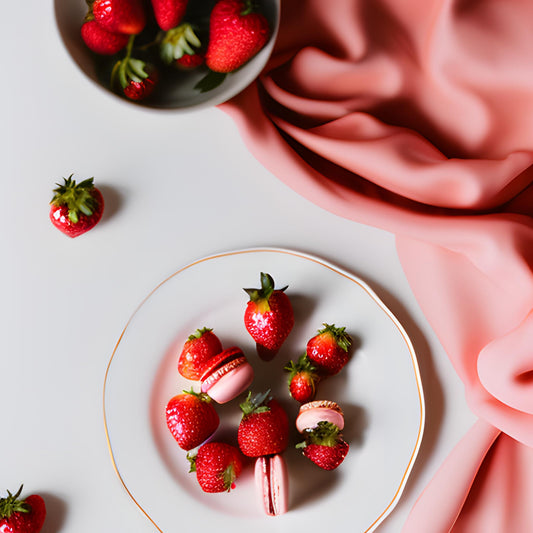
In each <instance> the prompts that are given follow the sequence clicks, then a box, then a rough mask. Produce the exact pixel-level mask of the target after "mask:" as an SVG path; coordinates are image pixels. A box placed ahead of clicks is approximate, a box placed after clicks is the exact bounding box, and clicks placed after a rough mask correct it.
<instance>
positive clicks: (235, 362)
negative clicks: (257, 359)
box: [202, 356, 247, 392]
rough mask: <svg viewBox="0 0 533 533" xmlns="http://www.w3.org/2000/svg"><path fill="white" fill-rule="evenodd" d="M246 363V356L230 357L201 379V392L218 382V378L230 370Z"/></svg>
mask: <svg viewBox="0 0 533 533" xmlns="http://www.w3.org/2000/svg"><path fill="white" fill-rule="evenodd" d="M246 363H247V360H246V357H244V356H242V357H237V358H236V359H230V360H229V361H228V362H226V363H224V364H223V365H222V366H220V367H218V368H216V369H215V370H213V371H212V372H211V373H210V374H208V375H207V376H206V377H205V378H203V379H202V392H207V391H209V389H211V387H212V386H213V385H214V384H215V383H217V382H218V380H219V379H220V378H222V377H223V376H225V375H226V374H229V373H230V372H231V371H232V370H235V369H236V368H238V367H239V366H241V365H244V364H246Z"/></svg>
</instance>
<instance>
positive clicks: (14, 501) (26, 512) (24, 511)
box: [0, 485, 46, 533]
mask: <svg viewBox="0 0 533 533" xmlns="http://www.w3.org/2000/svg"><path fill="white" fill-rule="evenodd" d="M21 493H22V485H21V486H20V488H19V490H18V491H17V492H16V494H11V492H9V491H7V494H8V495H7V497H5V498H0V531H1V532H2V533H39V531H41V529H42V527H43V523H44V520H45V518H46V505H45V503H44V500H43V499H42V497H41V496H39V495H38V494H32V495H31V496H27V497H26V498H25V499H23V500H22V499H19V497H20V494H21Z"/></svg>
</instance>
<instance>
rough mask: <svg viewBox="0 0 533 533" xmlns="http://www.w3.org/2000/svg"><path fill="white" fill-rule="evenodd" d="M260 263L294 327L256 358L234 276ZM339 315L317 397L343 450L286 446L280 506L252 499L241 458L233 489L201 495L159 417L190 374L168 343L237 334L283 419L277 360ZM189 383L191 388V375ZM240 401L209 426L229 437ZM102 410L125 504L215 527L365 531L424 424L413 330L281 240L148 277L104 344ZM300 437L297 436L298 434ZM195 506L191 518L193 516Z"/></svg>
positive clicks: (392, 498) (359, 284) (188, 525)
mask: <svg viewBox="0 0 533 533" xmlns="http://www.w3.org/2000/svg"><path fill="white" fill-rule="evenodd" d="M260 272H268V273H270V274H271V275H272V277H273V278H274V280H275V282H276V287H282V286H284V285H288V286H289V288H288V289H287V294H288V295H289V297H290V298H291V300H292V302H293V306H294V310H295V320H296V322H295V326H294V329H293V331H292V332H291V334H290V336H289V338H288V339H287V341H286V343H285V344H284V347H283V348H282V350H281V352H280V353H279V354H278V355H277V356H276V358H275V359H274V360H273V361H271V362H268V363H266V362H263V361H260V360H259V358H258V357H257V355H256V354H255V344H254V342H253V341H252V339H251V338H250V337H249V335H248V334H247V332H246V330H245V328H244V323H243V312H244V308H245V305H246V302H247V300H248V296H247V295H246V293H245V292H244V291H243V290H242V288H243V287H257V286H259V276H260ZM324 322H327V323H334V324H336V325H337V326H345V327H346V329H347V331H348V332H349V333H350V334H351V335H352V336H353V338H354V340H355V343H354V344H355V348H356V349H355V351H354V353H353V356H352V359H351V360H350V362H349V363H348V365H347V366H346V367H345V368H344V369H343V370H342V372H341V373H340V374H338V375H336V376H333V377H329V378H327V379H326V380H324V381H323V382H322V383H321V384H320V385H319V389H318V395H317V399H329V400H334V401H337V402H338V403H339V404H340V405H341V407H342V408H343V410H344V412H345V418H346V427H345V430H344V436H345V439H346V440H347V441H348V442H349V443H350V452H349V454H348V456H347V457H346V459H345V461H344V462H343V463H342V465H341V466H340V467H339V468H338V469H337V470H335V471H332V472H326V471H323V470H321V469H319V468H318V467H316V466H315V465H313V464H312V463H311V462H310V461H309V460H308V459H306V458H305V457H303V456H302V455H301V453H300V452H299V451H297V450H295V449H294V447H293V444H294V443H296V442H298V440H299V439H298V435H297V432H296V430H295V429H294V430H293V434H292V435H291V446H290V448H289V449H288V450H287V451H286V452H285V457H286V460H287V462H288V466H289V473H290V482H291V483H290V510H289V512H288V513H286V514H285V515H282V516H278V517H268V516H266V515H265V514H264V513H263V512H262V510H261V509H260V506H259V505H258V502H257V499H256V494H255V491H254V486H253V476H252V475H251V468H248V469H247V470H246V473H245V474H243V475H242V476H241V477H240V478H239V479H238V480H237V486H236V488H235V490H233V491H232V492H230V493H223V494H205V493H203V492H202V491H201V489H200V488H199V486H198V485H197V482H196V479H195V476H194V474H189V473H188V467H189V464H188V461H187V459H186V453H185V452H184V451H183V450H181V449H179V448H178V446H177V445H176V443H175V441H174V440H173V438H172V436H171V435H170V433H169V431H168V429H167V427H166V423H165V415H164V411H165V406H166V403H167V401H168V400H169V399H170V398H171V397H172V396H173V395H175V394H177V393H179V392H181V391H182V390H183V389H190V388H191V384H193V382H190V381H187V380H185V379H184V378H182V377H181V376H179V374H178V372H177V370H176V361H177V354H178V353H179V350H180V348H181V346H182V345H183V343H184V342H185V340H186V338H187V336H188V335H189V334H190V333H192V332H193V331H194V330H195V329H196V328H200V327H204V326H206V327H211V328H213V330H214V332H215V333H216V334H217V335H218V336H219V338H220V340H221V341H222V344H223V346H224V347H229V346H231V345H238V346H240V347H241V348H242V349H243V351H244V352H245V354H247V356H248V358H249V360H250V361H251V362H252V364H253V365H254V367H255V371H256V379H255V381H254V384H253V386H252V389H253V390H254V391H263V390H266V389H267V388H268V387H271V388H272V391H273V393H274V394H275V396H276V397H277V398H278V399H279V400H280V401H281V402H282V403H283V404H284V406H285V407H286V408H287V411H288V413H289V416H290V417H291V419H294V417H295V414H296V412H297V410H298V405H297V404H296V402H295V401H294V400H292V399H291V398H290V397H289V395H288V389H287V384H286V375H285V374H284V372H283V370H282V368H283V365H284V363H285V362H286V361H287V360H289V359H296V358H297V357H298V356H299V355H300V354H301V353H303V351H305V344H306V342H307V340H308V339H309V338H310V337H311V336H313V335H314V333H315V332H316V330H317V329H318V328H320V327H321V325H322V323H324ZM194 385H195V389H196V390H197V385H196V384H194ZM238 400H240V398H239V399H237V400H235V401H233V402H231V403H230V404H227V405H225V406H217V409H218V410H219V413H220V416H221V428H220V429H219V430H218V434H217V437H218V436H220V437H221V438H225V439H230V441H235V433H236V428H237V425H238V421H239V418H240V415H239V408H238ZM104 420H105V427H106V436H107V440H108V444H109V450H110V453H111V459H112V463H113V466H114V468H115V470H116V472H117V474H118V476H119V478H120V480H121V482H122V484H123V485H124V487H125V489H126V490H127V492H128V494H129V495H130V496H131V498H132V499H133V501H134V502H135V504H136V505H137V506H138V507H139V509H140V510H141V511H142V512H143V513H144V514H145V515H146V517H147V518H148V519H149V520H150V521H151V522H152V523H153V524H154V526H155V528H156V529H157V530H158V531H162V532H164V533H174V532H176V533H177V532H180V533H181V532H183V531H186V530H192V528H193V527H198V526H199V525H200V526H201V528H202V529H207V528H208V526H209V525H213V526H214V525H215V524H216V530H217V531H219V532H221V533H222V532H228V533H229V532H230V531H231V532H234V531H254V533H263V532H264V533H267V532H271V531H287V532H289V531H290V532H291V533H292V532H293V531H295V528H297V529H298V530H300V531H307V532H309V533H311V532H315V531H316V532H318V531H321V530H322V529H323V528H324V526H325V524H326V523H327V522H331V521H332V519H334V520H335V522H334V523H336V524H338V525H344V524H349V525H350V528H349V529H350V531H351V532H356V533H359V532H370V531H373V530H374V529H375V528H376V527H377V526H378V525H379V524H380V523H381V522H382V521H383V520H384V519H385V517H386V516H387V515H388V514H389V513H390V512H391V511H392V509H393V508H394V506H395V505H396V503H397V502H398V500H399V498H400V495H401V493H402V490H403V488H404V486H405V483H406V481H407V478H408V476H409V473H410V471H411V469H412V467H413V463H414V461H415V458H416V455H417V452H418V449H419V446H420V441H421V438H422V432H423V426H424V400H423V393H422V385H421V382H420V375H419V371H418V365H417V361H416V356H415V352H414V350H413V347H412V345H411V342H410V340H409V338H408V336H407V334H406V332H405V331H404V329H403V327H402V326H401V324H400V323H399V322H398V320H397V319H396V318H395V317H394V316H393V315H392V313H391V312H390V311H389V310H388V309H387V308H386V307H385V305H384V304H383V303H382V302H381V301H380V299H379V298H378V297H377V296H376V294H375V293H374V292H373V291H372V290H371V289H370V288H369V287H368V285H367V284H366V283H365V282H363V281H362V280H360V279H359V278H357V277H355V276H353V275H351V274H349V273H348V272H345V271H344V270H341V269H340V268H337V267H335V266H334V265H332V264H330V263H328V262H326V261H324V260H321V259H319V258H317V257H313V256H310V255H307V254H303V253H299V252H295V251H290V250H281V249H272V248H264V249H249V250H240V251H231V252H227V253H221V254H217V255H214V256H211V257H206V258H203V259H200V260H198V261H196V262H194V263H192V264H190V265H188V266H185V267H183V268H181V269H180V270H178V271H177V272H176V273H175V274H173V275H172V276H170V277H169V278H168V279H166V280H165V281H163V282H162V283H161V284H160V285H158V286H157V287H156V288H155V289H154V290H153V291H152V292H151V293H150V294H149V295H148V296H147V297H146V299H145V300H144V301H143V302H142V303H141V305H140V306H139V307H138V309H137V310H136V311H135V312H134V314H133V316H132V317H131V319H130V320H129V321H128V323H127V325H126V327H125V329H124V331H123V332H122V334H121V335H120V338H119V341H118V343H117V345H116V347H115V350H114V351H113V354H112V357H111V360H110V361H109V366H108V368H107V372H106V376H105V383H104ZM300 440H301V439H300ZM200 517H201V521H199V519H200Z"/></svg>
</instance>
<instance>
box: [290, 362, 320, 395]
mask: <svg viewBox="0 0 533 533" xmlns="http://www.w3.org/2000/svg"><path fill="white" fill-rule="evenodd" d="M284 370H285V371H286V372H288V373H289V378H288V384H289V393H290V395H291V396H292V397H293V398H294V399H295V400H296V401H298V402H300V403H305V402H309V401H310V400H312V399H313V398H314V397H315V394H316V385H317V383H318V381H319V379H320V377H319V375H318V373H317V368H316V366H315V365H314V364H313V363H312V362H311V360H310V359H309V358H308V357H307V354H305V353H304V354H303V355H301V356H300V357H299V358H298V361H297V362H296V363H295V362H294V361H289V362H288V363H287V364H286V365H285V367H284Z"/></svg>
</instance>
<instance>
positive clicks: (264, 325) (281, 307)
mask: <svg viewBox="0 0 533 533" xmlns="http://www.w3.org/2000/svg"><path fill="white" fill-rule="evenodd" d="M286 288H287V287H284V288H282V289H277V290H274V280H273V279H272V277H271V276H270V275H269V274H265V273H264V272H261V288H260V289H244V290H245V292H246V293H247V294H248V295H249V296H250V300H249V302H248V305H247V306H246V310H245V312H244V325H245V327H246V329H247V331H248V333H250V335H251V336H252V338H253V339H254V340H255V342H256V346H257V353H258V354H259V357H261V359H263V360H265V361H269V360H271V359H272V358H273V357H274V356H275V355H276V354H277V352H278V351H279V349H280V348H281V345H282V344H283V342H284V341H285V339H286V338H287V337H288V335H289V333H290V332H291V330H292V327H293V326H294V312H293V310H292V305H291V302H290V300H289V298H288V296H287V295H286V294H285V293H284V291H285V289H286Z"/></svg>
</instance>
